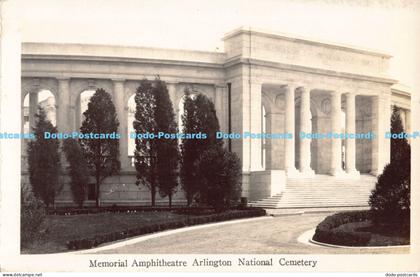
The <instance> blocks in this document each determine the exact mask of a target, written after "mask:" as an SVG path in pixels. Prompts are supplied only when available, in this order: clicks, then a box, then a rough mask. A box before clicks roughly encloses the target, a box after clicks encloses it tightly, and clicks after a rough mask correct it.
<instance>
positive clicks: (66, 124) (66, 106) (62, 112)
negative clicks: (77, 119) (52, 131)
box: [57, 78, 72, 132]
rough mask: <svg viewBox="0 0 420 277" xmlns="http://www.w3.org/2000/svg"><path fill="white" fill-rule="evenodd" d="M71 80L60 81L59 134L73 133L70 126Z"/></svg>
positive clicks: (61, 79) (63, 79)
mask: <svg viewBox="0 0 420 277" xmlns="http://www.w3.org/2000/svg"><path fill="white" fill-rule="evenodd" d="M69 88H70V79H68V78H59V79H58V108H57V129H58V131H59V132H71V131H72V126H71V124H70V116H71V112H70V90H69Z"/></svg>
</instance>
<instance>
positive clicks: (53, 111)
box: [21, 89, 57, 169]
mask: <svg viewBox="0 0 420 277" xmlns="http://www.w3.org/2000/svg"><path fill="white" fill-rule="evenodd" d="M38 106H41V107H42V108H43V109H44V111H45V113H46V118H47V119H48V120H49V121H50V122H51V124H52V125H53V126H56V123H57V108H56V101H55V96H54V94H53V93H52V92H51V91H50V90H46V89H43V90H40V91H38V92H35V93H27V94H26V95H25V97H24V98H23V103H22V111H21V115H22V126H21V128H22V132H23V133H30V132H31V131H32V130H31V128H33V127H34V126H35V124H36V117H35V115H36V113H37V112H38ZM26 147H27V141H26V140H21V149H22V161H21V162H22V168H24V169H26V168H27V155H26V154H27V153H26V151H27V148H26Z"/></svg>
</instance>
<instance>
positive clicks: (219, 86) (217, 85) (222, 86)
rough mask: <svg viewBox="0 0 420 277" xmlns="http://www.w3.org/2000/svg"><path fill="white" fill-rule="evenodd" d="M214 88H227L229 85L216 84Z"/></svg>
mask: <svg viewBox="0 0 420 277" xmlns="http://www.w3.org/2000/svg"><path fill="white" fill-rule="evenodd" d="M214 87H215V88H226V87H227V85H226V84H225V83H216V84H214Z"/></svg>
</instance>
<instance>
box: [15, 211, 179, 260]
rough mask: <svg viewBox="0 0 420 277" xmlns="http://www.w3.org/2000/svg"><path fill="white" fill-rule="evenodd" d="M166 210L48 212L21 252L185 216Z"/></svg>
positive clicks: (61, 247)
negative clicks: (35, 236) (30, 240)
mask: <svg viewBox="0 0 420 277" xmlns="http://www.w3.org/2000/svg"><path fill="white" fill-rule="evenodd" d="M186 217H187V215H182V214H175V213H172V212H169V211H165V212H162V211H159V212H150V211H147V212H137V213H98V214H79V215H48V216H47V217H46V220H45V221H44V223H43V224H42V227H41V234H40V235H39V237H38V238H37V239H35V240H34V242H33V243H32V244H31V245H29V246H28V247H27V248H25V249H22V251H21V252H22V254H41V253H57V252H65V251H68V250H67V247H66V245H65V243H66V241H69V240H74V239H80V238H83V237H92V236H95V235H98V234H107V233H111V232H116V231H124V230H127V229H129V228H134V227H139V226H147V225H150V224H154V223H163V222H168V221H171V220H177V219H182V218H186Z"/></svg>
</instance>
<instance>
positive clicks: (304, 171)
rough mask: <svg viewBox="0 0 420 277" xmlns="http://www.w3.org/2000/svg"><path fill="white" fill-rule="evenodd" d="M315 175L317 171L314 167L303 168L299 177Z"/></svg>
mask: <svg viewBox="0 0 420 277" xmlns="http://www.w3.org/2000/svg"><path fill="white" fill-rule="evenodd" d="M314 176H315V171H314V170H313V169H312V168H305V169H301V170H300V172H299V177H303V178H309V177H314Z"/></svg>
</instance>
